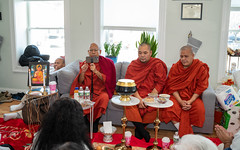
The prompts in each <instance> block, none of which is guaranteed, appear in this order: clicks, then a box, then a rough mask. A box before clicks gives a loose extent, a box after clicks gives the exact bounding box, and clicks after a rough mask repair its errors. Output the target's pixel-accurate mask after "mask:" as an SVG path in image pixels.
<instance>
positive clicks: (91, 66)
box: [90, 63, 103, 81]
mask: <svg viewBox="0 0 240 150" xmlns="http://www.w3.org/2000/svg"><path fill="white" fill-rule="evenodd" d="M90 70H91V71H92V72H93V73H95V74H96V75H97V76H98V78H99V79H101V80H102V81H103V76H102V73H101V72H99V71H98V70H97V68H96V66H95V64H94V63H91V64H90Z"/></svg>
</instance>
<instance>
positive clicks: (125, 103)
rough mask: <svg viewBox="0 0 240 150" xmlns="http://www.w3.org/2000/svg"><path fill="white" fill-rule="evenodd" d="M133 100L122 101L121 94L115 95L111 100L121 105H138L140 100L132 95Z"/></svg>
mask: <svg viewBox="0 0 240 150" xmlns="http://www.w3.org/2000/svg"><path fill="white" fill-rule="evenodd" d="M130 98H131V100H130V101H126V102H125V101H121V100H120V96H114V97H112V99H111V101H112V102H113V103H114V104H116V105H120V106H134V105H137V104H138V103H139V102H140V100H139V99H138V98H136V97H133V96H130Z"/></svg>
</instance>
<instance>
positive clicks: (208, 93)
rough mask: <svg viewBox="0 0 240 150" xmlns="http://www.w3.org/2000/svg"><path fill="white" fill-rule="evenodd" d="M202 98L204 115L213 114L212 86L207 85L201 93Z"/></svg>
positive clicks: (213, 97)
mask: <svg viewBox="0 0 240 150" xmlns="http://www.w3.org/2000/svg"><path fill="white" fill-rule="evenodd" d="M202 100H203V103H204V107H205V113H206V115H205V116H214V111H215V102H216V95H215V92H214V90H213V88H212V87H211V86H210V85H209V86H208V88H207V89H206V90H205V91H204V92H203V94H202Z"/></svg>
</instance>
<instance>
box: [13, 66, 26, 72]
mask: <svg viewBox="0 0 240 150" xmlns="http://www.w3.org/2000/svg"><path fill="white" fill-rule="evenodd" d="M27 71H28V66H23V67H22V66H15V67H14V68H13V72H25V73H27Z"/></svg>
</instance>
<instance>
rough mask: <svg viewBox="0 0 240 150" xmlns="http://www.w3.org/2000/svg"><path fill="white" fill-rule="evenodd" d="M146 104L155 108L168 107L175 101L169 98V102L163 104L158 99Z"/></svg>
mask: <svg viewBox="0 0 240 150" xmlns="http://www.w3.org/2000/svg"><path fill="white" fill-rule="evenodd" d="M145 104H146V105H148V106H151V107H155V108H167V107H171V106H172V105H173V102H172V101H171V100H167V102H166V103H164V104H161V103H159V102H157V101H155V102H154V103H145Z"/></svg>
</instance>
